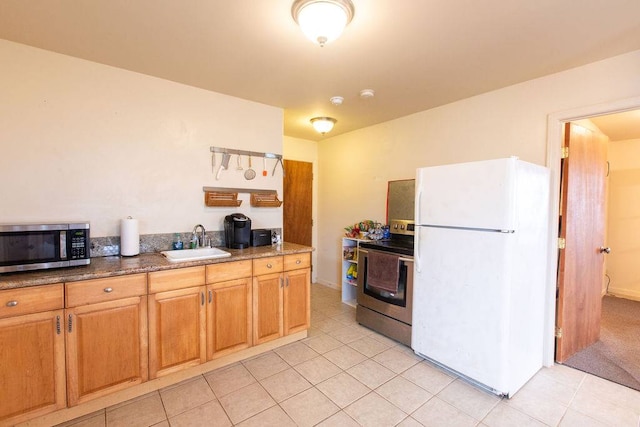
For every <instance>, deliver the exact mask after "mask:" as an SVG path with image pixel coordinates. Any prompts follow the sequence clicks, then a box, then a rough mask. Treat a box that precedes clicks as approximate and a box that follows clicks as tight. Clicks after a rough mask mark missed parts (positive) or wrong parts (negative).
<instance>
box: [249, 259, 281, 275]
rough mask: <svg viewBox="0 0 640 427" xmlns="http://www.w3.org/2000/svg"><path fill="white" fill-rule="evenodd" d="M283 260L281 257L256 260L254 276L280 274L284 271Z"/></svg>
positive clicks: (254, 262) (254, 261)
mask: <svg viewBox="0 0 640 427" xmlns="http://www.w3.org/2000/svg"><path fill="white" fill-rule="evenodd" d="M282 265H283V260H282V257H281V256H272V257H268V258H256V259H254V260H253V275H254V276H260V275H262V274H269V273H279V272H281V271H282Z"/></svg>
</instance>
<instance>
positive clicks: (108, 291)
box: [103, 288, 113, 293]
mask: <svg viewBox="0 0 640 427" xmlns="http://www.w3.org/2000/svg"><path fill="white" fill-rule="evenodd" d="M103 290H104V291H105V292H106V293H111V292H113V288H104V289H103Z"/></svg>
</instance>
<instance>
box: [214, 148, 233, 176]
mask: <svg viewBox="0 0 640 427" xmlns="http://www.w3.org/2000/svg"><path fill="white" fill-rule="evenodd" d="M230 158H231V155H230V154H227V153H223V154H222V162H221V164H220V167H219V168H218V173H217V174H216V179H220V172H222V170H223V169H224V170H227V169H229V159H230Z"/></svg>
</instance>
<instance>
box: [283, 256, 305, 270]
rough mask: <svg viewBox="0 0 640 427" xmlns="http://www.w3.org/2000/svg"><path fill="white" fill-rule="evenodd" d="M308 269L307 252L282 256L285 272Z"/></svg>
mask: <svg viewBox="0 0 640 427" xmlns="http://www.w3.org/2000/svg"><path fill="white" fill-rule="evenodd" d="M309 267H311V254H310V253H308V252H306V253H302V254H293V255H285V256H284V269H285V271H289V270H298V269H300V268H309Z"/></svg>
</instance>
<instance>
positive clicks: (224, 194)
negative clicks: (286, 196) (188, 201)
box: [202, 187, 282, 208]
mask: <svg viewBox="0 0 640 427" xmlns="http://www.w3.org/2000/svg"><path fill="white" fill-rule="evenodd" d="M202 191H204V204H205V205H206V206H211V207H237V206H240V204H241V203H242V200H238V193H250V194H251V206H253V207H256V208H278V207H280V206H282V201H281V200H279V199H278V192H277V191H276V190H263V189H255V188H224V187H202Z"/></svg>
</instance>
